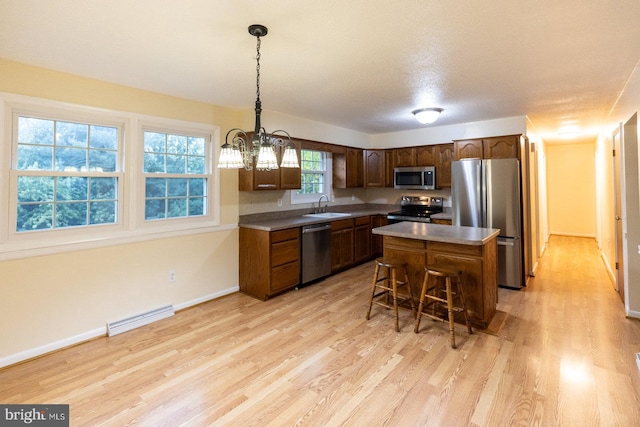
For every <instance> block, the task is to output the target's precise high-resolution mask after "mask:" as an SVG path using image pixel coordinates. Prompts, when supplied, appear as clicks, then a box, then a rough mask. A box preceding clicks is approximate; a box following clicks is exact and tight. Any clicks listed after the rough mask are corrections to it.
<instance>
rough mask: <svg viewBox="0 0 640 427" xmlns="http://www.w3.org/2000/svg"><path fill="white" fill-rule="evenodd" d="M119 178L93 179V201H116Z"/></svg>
mask: <svg viewBox="0 0 640 427" xmlns="http://www.w3.org/2000/svg"><path fill="white" fill-rule="evenodd" d="M117 185H118V180H117V178H91V193H90V198H91V200H115V199H116V188H117Z"/></svg>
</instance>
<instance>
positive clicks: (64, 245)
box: [0, 224, 238, 262]
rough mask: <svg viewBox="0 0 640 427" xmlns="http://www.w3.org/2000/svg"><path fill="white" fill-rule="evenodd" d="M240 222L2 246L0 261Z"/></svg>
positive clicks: (230, 227)
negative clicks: (34, 245) (78, 239)
mask: <svg viewBox="0 0 640 427" xmlns="http://www.w3.org/2000/svg"><path fill="white" fill-rule="evenodd" d="M236 228H238V224H222V225H209V226H206V225H203V226H200V227H197V228H196V227H193V228H184V229H179V230H175V229H174V230H161V231H159V230H155V231H151V230H150V231H149V232H144V233H136V234H133V233H123V234H122V235H120V236H104V237H101V238H93V239H83V240H81V241H76V242H57V243H55V242H50V243H48V244H43V245H40V246H38V247H24V248H15V247H10V248H4V247H3V248H2V249H1V250H0V262H1V261H8V260H14V259H21V258H29V257H34V256H41V255H51V254H56V253H61V252H71V251H79V250H86V249H94V248H101V247H105V246H115V245H125V244H130V243H138V242H146V241H149V240H158V239H168V238H171V237H179V236H190V235H193V234H203V233H218V232H223V231H229V230H234V229H236ZM5 249H6V250H5Z"/></svg>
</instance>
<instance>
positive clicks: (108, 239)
mask: <svg viewBox="0 0 640 427" xmlns="http://www.w3.org/2000/svg"><path fill="white" fill-rule="evenodd" d="M16 115H26V116H31V117H42V118H49V119H53V120H61V121H68V122H72V123H91V124H96V125H106V126H115V127H117V128H118V129H119V132H120V138H119V147H118V150H119V153H118V159H119V164H118V167H117V169H118V170H117V172H116V175H117V177H118V206H117V222H116V223H115V224H96V225H91V226H78V227H65V228H60V229H53V230H34V231H22V232H17V231H16V230H15V229H16V219H17V194H16V190H17V176H18V175H19V172H20V171H16V170H14V168H15V167H16V166H17V141H16V140H15V134H16V133H17V129H15V127H14V117H15V116H16ZM16 120H17V119H16ZM145 127H148V128H154V129H163V130H166V131H168V132H170V133H172V132H175V131H182V132H189V133H193V134H196V135H202V136H205V137H206V140H207V156H208V159H207V171H206V172H207V174H206V176H207V180H208V185H207V205H208V206H207V208H206V214H205V215H203V216H197V217H184V218H172V219H170V220H160V221H144V174H143V172H142V171H143V168H142V165H143V163H142V162H143V161H144V156H143V150H144V145H143V140H142V138H143V134H142V129H143V128H145ZM0 138H2V143H1V145H0V212H1V214H0V261H4V260H10V259H19V258H26V257H30V256H36V255H44V254H53V253H60V252H66V251H71V250H79V249H86V248H95V247H102V246H110V245H116V244H126V243H133V242H138V241H145V240H153V239H159V238H167V237H174V236H181V235H188V234H197V233H204V232H212V231H224V230H230V229H232V228H235V227H236V226H237V225H236V224H235V223H234V224H226V225H221V224H220V183H219V172H218V170H217V168H215V167H214V165H215V159H214V155H217V153H218V150H219V148H218V147H219V146H220V128H219V127H218V126H215V125H209V124H202V123H194V122H186V121H181V120H173V119H166V118H161V117H154V116H148V115H142V114H137V113H131V112H123V111H116V110H108V109H102V108H95V107H88V106H84V105H77V104H69V103H64V102H60V101H52V100H47V99H42V98H34V97H29V96H24V95H16V94H10V93H3V92H0ZM216 148H218V149H216ZM42 174H43V175H47V176H50V175H56V174H57V173H56V172H55V171H54V172H50V171H42ZM89 174H90V173H89V172H87V173H86V174H84V173H83V175H89ZM141 186H142V190H141V189H140V188H141ZM140 191H142V192H140ZM140 195H142V197H140Z"/></svg>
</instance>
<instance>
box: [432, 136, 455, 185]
mask: <svg viewBox="0 0 640 427" xmlns="http://www.w3.org/2000/svg"><path fill="white" fill-rule="evenodd" d="M453 158H454V153H453V144H439V145H437V146H436V185H437V186H438V187H451V162H452V161H453Z"/></svg>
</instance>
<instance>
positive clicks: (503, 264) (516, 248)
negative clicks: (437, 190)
mask: <svg viewBox="0 0 640 427" xmlns="http://www.w3.org/2000/svg"><path fill="white" fill-rule="evenodd" d="M451 205H452V210H453V218H452V219H453V221H452V222H453V225H463V226H470V227H484V228H499V229H500V234H499V236H498V286H505V287H509V288H516V289H519V288H521V287H522V286H523V284H524V275H523V270H522V250H523V248H522V226H521V224H522V223H521V221H522V215H521V212H520V162H519V160H518V159H490V160H481V159H463V160H458V161H454V162H452V163H451Z"/></svg>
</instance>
